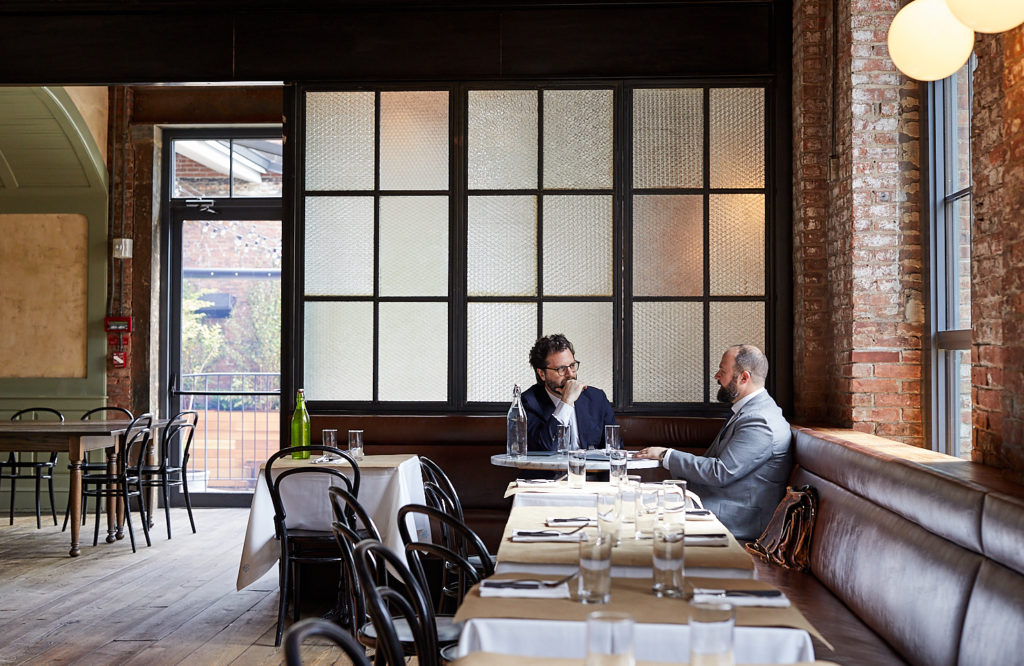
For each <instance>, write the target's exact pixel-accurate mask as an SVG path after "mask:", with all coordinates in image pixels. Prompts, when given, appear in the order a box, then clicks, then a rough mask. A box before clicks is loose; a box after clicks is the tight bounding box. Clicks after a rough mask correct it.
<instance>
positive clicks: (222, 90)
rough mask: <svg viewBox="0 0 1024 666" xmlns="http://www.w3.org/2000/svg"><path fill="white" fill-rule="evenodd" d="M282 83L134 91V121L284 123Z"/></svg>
mask: <svg viewBox="0 0 1024 666" xmlns="http://www.w3.org/2000/svg"><path fill="white" fill-rule="evenodd" d="M283 115H284V88H283V87H281V86H259V87H252V86H247V87H236V86H188V87H180V88H172V87H167V86H151V87H138V88H135V89H133V91H132V122H133V123H138V124H168V125H175V124H190V123H196V124H202V123H211V122H214V123H223V124H238V125H247V124H253V123H256V124H264V123H281V122H283V118H282V116H283Z"/></svg>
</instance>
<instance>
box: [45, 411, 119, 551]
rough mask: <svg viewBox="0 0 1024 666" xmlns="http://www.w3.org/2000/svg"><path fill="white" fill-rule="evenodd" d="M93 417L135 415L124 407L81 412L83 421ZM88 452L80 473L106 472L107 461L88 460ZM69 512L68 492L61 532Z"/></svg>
mask: <svg viewBox="0 0 1024 666" xmlns="http://www.w3.org/2000/svg"><path fill="white" fill-rule="evenodd" d="M93 418H103V419H128V420H129V421H131V420H132V419H134V418H135V415H134V414H132V413H131V411H129V410H127V409H125V408H124V407H96V408H94V409H90V410H89V411H87V412H86V413H85V414H82V420H83V421H89V420H92V419H93ZM90 453H91V452H90V451H86V452H85V459H84V460H83V461H82V474H91V473H93V472H101V473H102V472H106V471H107V463H106V462H105V461H104V462H94V461H91V460H89V454H90ZM70 470H71V465H68V471H70ZM86 499H87V498H86V496H85V495H83V496H82V524H83V525H85V520H86V516H88V515H89V507H88V506H86ZM70 514H71V494H70V493H69V494H68V506H67V508H66V509H64V526H63V527H61V528H60V531H61V532H63V531H64V530H66V529H67V528H68V516H69V515H70Z"/></svg>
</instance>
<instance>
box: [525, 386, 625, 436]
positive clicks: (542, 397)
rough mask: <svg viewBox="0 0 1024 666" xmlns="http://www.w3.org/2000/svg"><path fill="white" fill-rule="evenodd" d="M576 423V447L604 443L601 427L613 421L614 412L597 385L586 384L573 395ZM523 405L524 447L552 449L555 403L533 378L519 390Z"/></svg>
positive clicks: (555, 423)
mask: <svg viewBox="0 0 1024 666" xmlns="http://www.w3.org/2000/svg"><path fill="white" fill-rule="evenodd" d="M573 406H574V407H575V408H576V426H577V428H578V429H579V434H580V448H581V449H586V448H600V447H603V446H604V427H605V426H606V425H612V424H614V423H615V412H613V411H612V406H611V405H610V404H609V403H608V396H606V395H605V394H604V391H602V390H601V389H599V388H594V387H593V386H588V387H587V388H585V389H583V393H580V397H578V398H576V402H575V403H574V405H573ZM523 409H525V410H526V448H527V450H529V451H553V450H554V449H555V426H556V425H557V424H558V419H556V418H555V416H554V413H555V405H554V403H552V402H551V398H550V397H548V394H547V392H546V391H545V390H544V384H542V383H541V382H537V383H536V384H534V385H533V386H531V387H530V388H528V389H527V390H526V391H525V392H524V393H523Z"/></svg>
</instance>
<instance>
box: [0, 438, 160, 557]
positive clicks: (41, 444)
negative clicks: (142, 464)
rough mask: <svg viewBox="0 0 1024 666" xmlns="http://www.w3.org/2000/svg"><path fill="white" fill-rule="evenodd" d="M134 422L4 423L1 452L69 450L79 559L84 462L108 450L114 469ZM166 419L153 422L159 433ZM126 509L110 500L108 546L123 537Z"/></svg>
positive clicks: (73, 523)
mask: <svg viewBox="0 0 1024 666" xmlns="http://www.w3.org/2000/svg"><path fill="white" fill-rule="evenodd" d="M130 423H131V421H128V420H115V421H66V422H64V423H60V422H58V421H0V451H19V452H32V453H36V452H39V453H53V452H54V451H57V452H61V451H67V453H68V458H70V460H71V474H70V477H71V481H70V487H69V489H68V492H69V493H70V501H69V504H70V509H69V510H70V512H71V519H70V520H69V521H68V522H69V523H70V524H71V551H70V552H69V553H68V554H69V555H70V556H71V557H78V555H79V554H81V550H80V548H79V545H78V536H79V531H80V530H81V526H82V522H81V515H82V460H83V459H84V458H85V452H86V451H93V450H96V449H106V451H107V466H108V468H110V467H112V466H113V465H114V463H115V462H116V460H117V458H116V456H118V455H120V448H121V442H122V441H123V438H124V434H125V431H126V430H127V429H128V426H129V424H130ZM165 423H166V419H162V420H160V421H157V420H156V419H154V421H153V432H154V433H156V431H157V428H158V427H159V426H160V425H163V424H165ZM122 511H123V507H121V506H120V503H119V502H116V501H115V499H114V498H113V497H111V498H108V499H107V543H112V542H113V541H115V540H117V539H119V538H122V537H123V536H124V533H123V532H122V528H121V523H122V521H121V519H120V516H119V514H120V513H121V512H122Z"/></svg>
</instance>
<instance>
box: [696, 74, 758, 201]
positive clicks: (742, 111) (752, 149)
mask: <svg viewBox="0 0 1024 666" xmlns="http://www.w3.org/2000/svg"><path fill="white" fill-rule="evenodd" d="M710 124H711V127H710V143H711V150H710V155H711V187H764V160H765V152H764V89H763V88H712V89H711V119H710Z"/></svg>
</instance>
